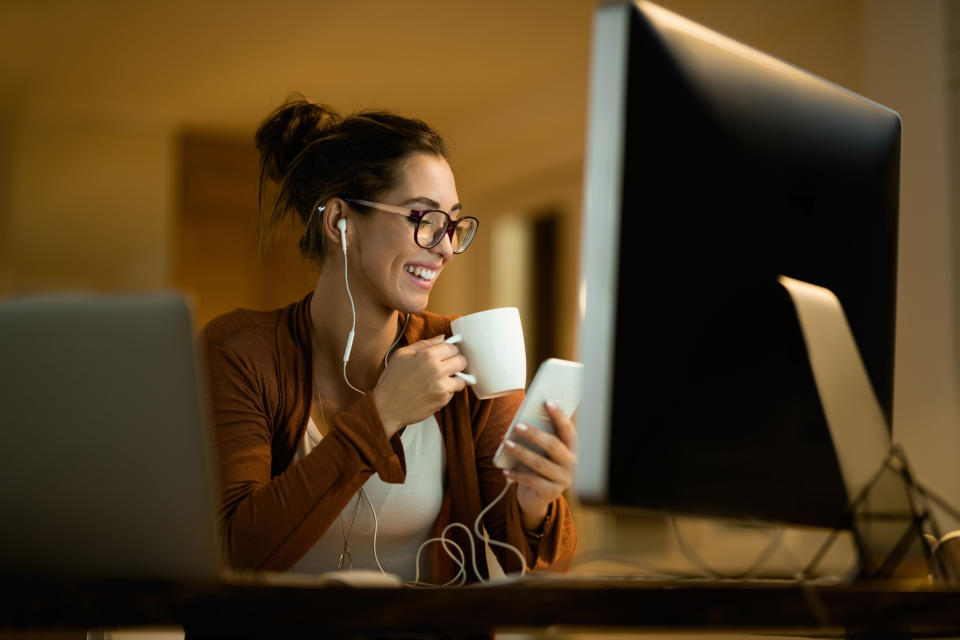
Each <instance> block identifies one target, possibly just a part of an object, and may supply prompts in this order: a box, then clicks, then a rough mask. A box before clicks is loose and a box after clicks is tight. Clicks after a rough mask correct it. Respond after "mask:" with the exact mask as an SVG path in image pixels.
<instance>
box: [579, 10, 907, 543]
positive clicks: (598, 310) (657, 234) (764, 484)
mask: <svg viewBox="0 0 960 640" xmlns="http://www.w3.org/2000/svg"><path fill="white" fill-rule="evenodd" d="M899 157H900V119H899V117H898V116H897V114H896V113H895V112H893V111H891V110H889V109H887V108H885V107H883V106H880V105H878V104H876V103H874V102H872V101H870V100H868V99H866V98H863V97H860V96H858V95H856V94H854V93H852V92H850V91H848V90H846V89H843V88H841V87H839V86H837V85H835V84H832V83H830V82H828V81H826V80H823V79H821V78H818V77H816V76H813V75H811V74H809V73H807V72H804V71H802V70H800V69H797V68H796V67H793V66H791V65H789V64H786V63H784V62H782V61H780V60H777V59H775V58H773V57H771V56H768V55H766V54H763V53H761V52H759V51H756V50H754V49H751V48H749V47H747V46H745V45H743V44H740V43H738V42H736V41H734V40H731V39H729V38H726V37H724V36H722V35H720V34H717V33H716V32H713V31H711V30H709V29H707V28H705V27H703V26H700V25H697V24H695V23H693V22H690V21H688V20H686V19H684V18H681V17H679V16H677V15H675V14H673V13H671V12H668V11H666V10H664V9H662V8H660V7H658V6H656V5H653V4H650V3H647V2H638V3H625V4H614V5H606V6H602V7H600V8H598V10H597V13H596V17H595V25H594V41H593V62H592V76H591V93H590V116H589V125H588V150H587V169H586V177H585V196H584V204H585V209H584V224H583V235H582V243H583V244H582V254H581V257H582V265H581V305H582V312H583V313H582V317H581V326H580V332H581V338H580V356H579V357H580V359H581V360H582V361H583V362H584V365H585V370H584V374H585V375H584V378H585V381H586V384H585V388H584V400H583V404H582V405H581V408H580V413H579V420H578V423H579V425H580V431H581V453H580V468H579V471H578V478H577V490H578V494H579V497H580V498H581V499H582V500H583V501H584V502H587V503H600V504H607V505H618V506H627V507H640V508H644V509H652V510H658V511H669V512H674V513H689V514H697V515H708V516H729V517H738V518H758V519H763V520H770V521H777V522H787V523H797V524H811V525H824V526H833V525H836V524H837V523H838V519H842V518H843V512H844V509H845V506H846V504H847V502H848V500H847V495H846V492H845V490H844V488H843V482H842V479H841V475H840V471H839V468H838V465H837V461H836V456H835V453H834V451H833V445H832V442H831V439H830V434H829V431H828V427H827V425H826V422H825V418H824V415H823V410H822V407H821V405H820V401H819V396H818V394H817V389H816V385H815V382H814V379H813V375H812V372H811V369H810V365H809V361H808V358H807V354H806V348H805V346H804V342H803V337H802V335H801V330H800V327H799V324H798V320H797V315H796V311H795V310H794V308H793V304H792V302H791V299H790V296H789V295H788V293H787V292H786V290H785V289H783V287H782V286H780V285H779V284H778V281H777V277H778V276H779V275H781V274H782V275H786V276H789V277H791V278H795V279H797V280H802V281H805V282H809V283H812V284H815V285H819V286H821V287H826V288H828V289H830V290H831V291H832V292H833V293H835V294H836V296H837V297H838V298H839V300H840V302H841V304H842V305H843V308H844V310H845V312H846V315H847V319H848V322H849V324H850V327H851V329H852V332H853V335H854V338H855V341H856V344H857V346H858V348H859V350H860V352H861V355H862V358H863V361H864V365H865V367H866V370H867V373H868V375H869V378H870V381H871V383H872V385H873V388H874V391H875V393H876V395H877V398H878V400H879V403H880V405H881V408H882V410H883V412H884V414H885V417H886V418H887V422H888V424H889V421H890V417H891V415H892V408H893V407H892V402H893V358H894V322H895V303H896V300H895V294H896V264H897V219H898V193H899Z"/></svg>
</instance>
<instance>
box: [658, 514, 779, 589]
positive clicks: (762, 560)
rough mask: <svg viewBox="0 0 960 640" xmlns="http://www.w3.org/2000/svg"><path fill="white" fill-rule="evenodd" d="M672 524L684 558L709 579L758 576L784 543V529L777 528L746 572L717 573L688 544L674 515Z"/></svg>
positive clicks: (671, 520) (741, 578) (672, 529)
mask: <svg viewBox="0 0 960 640" xmlns="http://www.w3.org/2000/svg"><path fill="white" fill-rule="evenodd" d="M668 521H669V523H670V529H671V531H672V532H673V536H674V538H675V539H676V541H677V545H678V546H679V547H680V551H681V552H682V553H683V555H684V557H686V559H687V560H689V561H690V563H691V564H693V565H694V566H695V567H697V568H698V569H700V570H701V571H703V573H704V574H705V575H706V576H707V577H711V578H718V579H721V580H743V579H745V578H753V577H755V576H756V574H757V573H758V572H759V571H760V570H761V569H763V567H764V565H766V564H767V562H768V561H769V560H770V558H771V557H772V556H773V554H774V553H775V552H776V551H777V549H778V548H779V547H780V544H781V543H782V542H783V527H776V528H775V529H774V530H773V535H771V536H770V541H769V542H768V543H767V546H766V547H764V549H763V550H762V551H761V552H760V555H758V556H757V559H756V560H754V561H753V564H751V565H750V566H749V567H748V568H747V569H746V570H745V571H741V572H739V573H733V574H726V573H722V572H720V571H717V570H716V569H714V568H713V567H711V566H710V565H708V564H707V563H706V561H704V559H703V558H701V557H700V554H698V553H697V552H696V551H694V549H693V547H691V546H690V545H689V544H687V541H686V539H685V538H684V537H683V535H681V533H680V527H679V525H678V524H677V518H676V516H674V515H671V516H670V517H669V518H668Z"/></svg>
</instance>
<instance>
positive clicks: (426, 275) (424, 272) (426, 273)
mask: <svg viewBox="0 0 960 640" xmlns="http://www.w3.org/2000/svg"><path fill="white" fill-rule="evenodd" d="M404 269H405V270H406V271H407V272H408V273H412V274H413V275H415V276H417V277H418V278H420V279H421V280H433V279H434V278H436V277H437V272H436V271H430V270H429V269H424V268H423V267H412V266H406V267H404Z"/></svg>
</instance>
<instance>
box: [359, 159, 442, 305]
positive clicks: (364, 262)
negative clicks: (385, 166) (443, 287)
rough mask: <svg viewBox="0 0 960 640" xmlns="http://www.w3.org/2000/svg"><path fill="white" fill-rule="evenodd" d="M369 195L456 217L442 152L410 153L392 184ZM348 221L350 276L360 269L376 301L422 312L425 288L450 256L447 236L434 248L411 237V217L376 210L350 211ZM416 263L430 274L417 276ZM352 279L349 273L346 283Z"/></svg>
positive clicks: (395, 203) (383, 200) (425, 300)
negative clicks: (350, 228)
mask: <svg viewBox="0 0 960 640" xmlns="http://www.w3.org/2000/svg"><path fill="white" fill-rule="evenodd" d="M371 200H373V201H375V202H379V203H382V204H390V205H395V206H401V207H404V208H407V207H409V208H410V209H418V210H422V209H440V210H442V211H446V212H447V213H448V214H449V215H450V217H451V218H453V219H457V218H459V217H460V199H459V197H458V196H457V186H456V183H455V182H454V179H453V172H452V171H451V170H450V165H449V164H447V161H446V160H444V159H443V158H442V157H438V156H434V155H431V154H427V153H416V154H413V155H411V156H410V157H409V158H408V159H407V160H406V161H405V162H404V163H403V164H402V165H401V170H400V179H399V181H398V183H397V184H396V186H394V187H393V188H392V189H389V190H387V191H384V192H382V193H380V194H377V195H376V196H375V197H373V198H371ZM350 223H351V224H355V225H356V227H355V228H356V229H357V232H358V233H357V234H355V236H354V238H356V240H355V241H354V243H353V245H354V246H356V247H357V254H358V255H357V257H358V259H357V261H356V263H354V262H351V263H350V266H351V267H353V265H354V264H357V269H356V271H355V270H354V269H353V268H351V269H350V272H351V276H352V275H353V273H355V272H359V273H358V274H357V275H359V276H360V278H361V282H363V283H364V284H365V285H367V286H368V287H369V295H370V296H371V298H372V299H373V300H374V302H376V303H380V304H382V305H384V306H385V307H388V308H389V309H391V310H393V309H397V310H400V311H403V312H404V313H417V312H419V311H423V309H425V308H426V306H427V301H428V299H429V297H430V290H431V289H433V287H434V285H435V284H436V282H437V281H438V280H439V279H440V277H441V272H442V271H443V269H444V267H445V266H446V265H447V263H448V262H449V261H450V259H451V258H452V257H453V255H454V253H453V248H452V246H451V245H450V238H449V236H446V235H445V236H444V237H443V240H441V241H440V243H439V244H438V245H436V246H435V247H433V248H431V249H424V248H423V247H421V246H419V245H418V244H417V243H416V242H415V241H414V237H413V232H414V228H415V226H416V223H415V222H414V221H413V220H411V219H410V218H408V217H406V216H403V215H400V214H397V213H391V212H385V211H380V210H378V209H373V210H371V211H370V213H367V214H364V215H353V216H350ZM348 238H349V236H348ZM351 248H352V247H351ZM348 255H349V254H348ZM350 257H352V256H350ZM417 267H419V268H420V269H425V270H428V271H430V272H432V274H431V273H426V274H424V273H422V272H421V274H420V275H419V276H417V275H415V274H414V273H412V271H413V270H414V269H416V268H417ZM352 282H353V278H352V277H351V286H352Z"/></svg>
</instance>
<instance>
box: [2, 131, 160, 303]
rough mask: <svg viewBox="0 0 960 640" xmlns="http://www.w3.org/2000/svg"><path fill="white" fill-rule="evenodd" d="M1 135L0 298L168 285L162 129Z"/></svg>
mask: <svg viewBox="0 0 960 640" xmlns="http://www.w3.org/2000/svg"><path fill="white" fill-rule="evenodd" d="M9 131H10V133H9V135H8V136H7V137H6V140H5V142H6V144H7V147H6V149H5V150H4V151H5V152H6V154H7V155H6V157H7V160H6V162H5V163H4V164H6V168H7V171H8V173H7V175H6V176H5V178H6V179H5V182H6V186H7V190H8V193H7V194H6V197H5V200H6V202H5V206H4V209H3V213H2V219H3V224H2V225H0V229H2V231H3V234H4V239H3V250H4V254H5V255H4V260H3V261H2V262H0V269H2V272H0V287H2V289H0V293H28V292H35V291H49V290H59V289H70V290H91V289H95V290H117V289H147V288H157V287H163V286H166V285H168V284H169V281H170V280H169V276H170V274H169V263H170V248H171V245H170V229H171V224H172V218H171V211H172V203H173V200H174V191H173V188H174V182H173V170H174V164H173V161H174V158H173V149H174V140H173V139H172V137H171V136H170V134H169V132H168V131H166V130H163V129H161V130H157V129H153V128H149V127H146V128H144V127H137V126H117V125H116V124H115V123H103V122H87V121H74V122H30V121H18V122H14V123H12V124H11V127H10V129H9Z"/></svg>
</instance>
